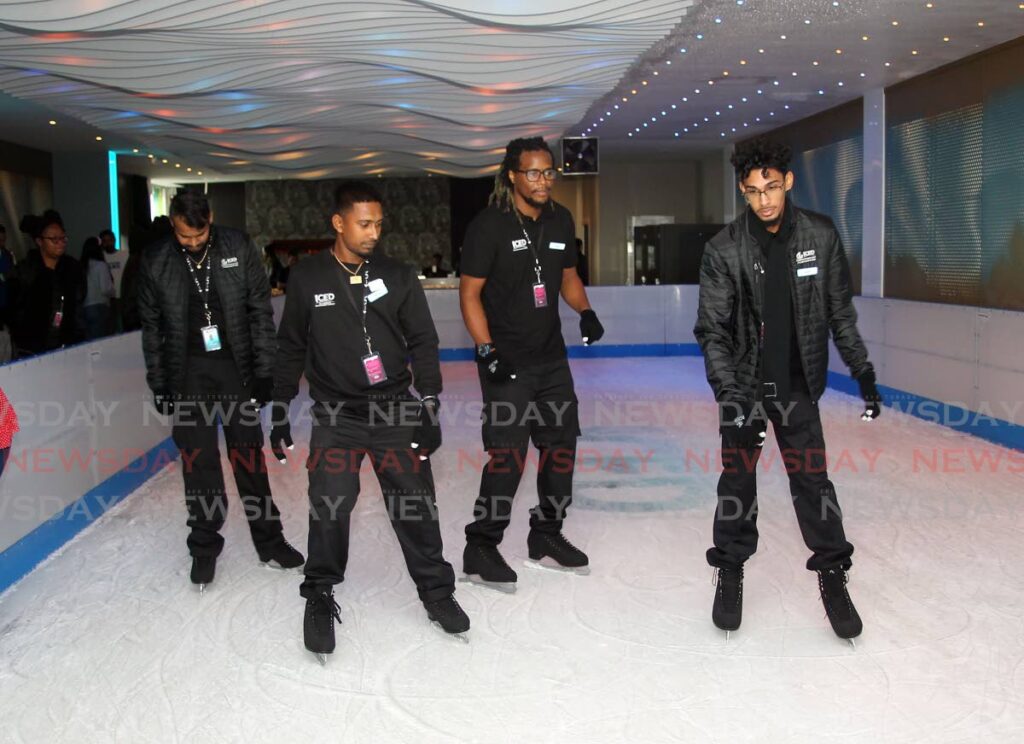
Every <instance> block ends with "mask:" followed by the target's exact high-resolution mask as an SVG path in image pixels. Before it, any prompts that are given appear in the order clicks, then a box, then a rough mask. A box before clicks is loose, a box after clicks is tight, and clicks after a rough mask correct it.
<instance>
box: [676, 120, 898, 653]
mask: <svg viewBox="0 0 1024 744" xmlns="http://www.w3.org/2000/svg"><path fill="white" fill-rule="evenodd" d="M789 160H790V151H789V148H788V147H785V146H782V145H778V144H774V143H771V142H769V141H767V140H764V139H757V140H754V141H752V142H749V143H746V144H744V145H741V146H739V147H738V148H737V150H736V152H735V154H734V155H733V157H732V164H733V166H734V167H735V168H736V175H737V179H738V181H739V188H740V191H741V193H742V194H743V195H744V197H745V198H746V200H747V203H748V204H749V205H750V208H749V209H747V210H745V211H744V212H743V214H742V215H740V216H739V217H738V218H737V219H736V220H734V221H733V222H732V223H731V224H729V225H728V226H726V227H725V229H724V230H722V231H721V232H720V233H719V234H718V235H716V236H715V237H714V238H712V239H711V241H710V242H709V243H708V245H707V248H706V249H705V251H704V257H703V260H702V264H701V273H700V305H699V308H698V311H697V324H696V326H695V328H694V334H695V335H696V337H697V340H698V342H700V345H701V349H702V350H703V352H704V362H705V367H706V369H707V376H708V381H709V383H710V384H711V388H712V390H713V391H714V394H715V399H716V400H717V401H718V404H719V410H720V422H719V423H720V426H721V434H722V463H723V472H722V476H721V478H720V480H719V482H718V508H717V510H716V513H715V523H714V547H713V548H711V549H710V550H708V554H707V558H708V563H710V564H711V565H712V566H713V567H715V568H716V569H718V571H717V573H718V588H717V591H716V593H715V602H714V608H713V611H712V619H713V620H714V622H715V624H716V625H717V626H718V627H719V628H721V629H723V630H726V631H732V630H736V629H737V628H738V627H739V625H740V620H741V617H742V582H743V564H744V562H745V561H746V560H747V559H748V558H749V557H750V556H751V555H753V553H754V551H755V550H756V548H757V539H758V533H757V522H756V520H757V482H756V467H757V460H758V456H759V454H760V451H761V449H760V448H761V447H762V445H763V444H764V438H765V435H766V430H767V424H768V421H771V423H772V425H773V428H774V431H775V436H776V438H777V439H778V442H779V448H780V450H781V452H782V457H783V459H782V462H783V463H784V464H785V465H786V471H787V474H788V475H789V482H790V493H791V494H792V497H793V505H794V507H795V509H796V515H797V520H798V522H799V524H800V530H801V533H802V534H803V537H804V542H805V543H806V544H807V547H808V548H810V550H811V551H812V556H811V558H810V559H809V560H808V561H807V568H808V569H810V570H812V571H816V572H817V573H818V584H819V591H820V593H821V598H822V601H823V603H824V605H825V609H826V611H827V613H828V617H829V620H830V621H831V623H832V627H833V629H834V630H835V632H836V633H837V634H838V635H839V636H840V637H842V638H847V639H852V638H854V637H856V636H857V635H859V634H860V632H861V621H860V617H859V616H858V615H857V611H856V609H854V607H853V603H852V602H851V601H850V596H849V593H848V592H847V590H846V580H847V574H846V572H847V571H848V570H849V568H850V565H851V562H850V556H851V555H852V553H853V546H852V545H851V544H850V543H849V542H848V541H847V540H846V535H845V533H844V531H843V523H842V516H841V513H840V511H839V505H838V502H837V500H836V493H835V488H834V486H833V485H832V482H831V481H830V480H829V478H828V474H827V472H826V455H825V440H824V437H823V435H822V429H821V418H820V416H819V412H818V399H819V398H821V396H822V394H823V393H824V391H825V383H826V377H827V374H828V337H829V331H830V330H831V333H832V338H833V339H834V340H835V344H836V348H838V350H839V353H840V355H841V356H842V358H843V361H844V362H845V363H846V365H847V366H848V367H849V368H850V371H851V372H852V374H853V376H854V378H856V379H857V381H858V382H859V384H860V389H861V395H862V397H863V398H864V401H865V403H866V404H867V408H866V410H865V412H864V415H863V416H862V418H863V419H865V420H871V419H873V418H875V417H877V416H878V414H879V412H880V408H879V404H880V403H881V397H880V396H879V393H878V390H877V388H876V385H875V373H874V370H873V368H872V366H871V363H870V362H869V361H868V353H867V349H866V348H865V347H864V342H863V341H862V340H861V337H860V334H859V333H858V331H857V313H856V311H855V310H854V307H853V302H852V297H851V291H850V278H849V277H850V272H849V267H848V265H847V261H846V255H845V253H844V252H843V246H842V243H841V241H840V239H839V234H838V233H837V232H836V229H835V227H834V225H833V224H832V221H831V220H829V219H828V218H827V217H825V216H823V215H819V214H815V213H813V212H808V211H805V210H802V209H798V208H797V207H796V206H795V205H793V204H791V203H789V201H788V200H787V194H788V192H789V191H790V189H792V188H793V173H792V172H791V171H790V170H789Z"/></svg>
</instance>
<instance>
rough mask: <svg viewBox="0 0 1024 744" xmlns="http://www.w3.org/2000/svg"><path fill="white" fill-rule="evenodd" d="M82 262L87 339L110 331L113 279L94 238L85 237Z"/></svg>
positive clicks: (102, 335)
mask: <svg viewBox="0 0 1024 744" xmlns="http://www.w3.org/2000/svg"><path fill="white" fill-rule="evenodd" d="M82 264H83V265H84V267H85V286H86V292H85V305H84V307H83V310H84V313H85V338H86V340H87V341H92V340H93V339H97V338H103V337H104V336H109V335H110V333H111V320H112V316H111V314H110V300H111V298H113V296H114V279H113V277H112V276H111V274H110V267H109V266H107V262H106V261H105V260H104V258H103V249H102V248H101V247H100V241H99V240H97V239H96V238H87V239H86V241H85V243H83V244H82Z"/></svg>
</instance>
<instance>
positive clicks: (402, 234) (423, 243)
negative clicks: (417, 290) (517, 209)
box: [245, 177, 451, 266]
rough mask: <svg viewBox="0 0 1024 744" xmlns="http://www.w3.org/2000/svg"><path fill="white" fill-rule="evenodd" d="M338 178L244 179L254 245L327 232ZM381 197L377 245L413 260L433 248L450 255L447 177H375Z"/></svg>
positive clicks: (424, 259)
mask: <svg viewBox="0 0 1024 744" xmlns="http://www.w3.org/2000/svg"><path fill="white" fill-rule="evenodd" d="M339 183H341V180H338V179H325V180H321V181H250V182H248V183H246V184H245V224H246V229H247V231H248V232H249V234H250V235H251V236H252V237H253V240H255V241H256V245H258V246H261V247H262V246H264V245H267V244H268V243H271V242H273V241H274V240H309V239H316V238H330V237H333V236H334V231H333V230H332V229H331V225H330V215H331V203H332V199H333V195H334V189H335V188H336V187H337V185H338V184H339ZM373 185H374V186H376V187H377V188H378V189H379V190H380V191H381V194H382V196H383V197H384V234H383V238H382V247H383V249H384V250H385V251H386V252H387V254H388V255H390V256H394V257H395V258H398V259H401V260H403V261H408V262H409V263H413V264H415V265H417V266H424V265H427V264H429V263H430V258H431V256H432V255H433V254H434V253H441V254H442V255H444V256H445V258H446V259H449V258H450V256H451V204H450V192H449V183H448V179H447V178H432V177H424V178H378V179H375V180H374V181H373Z"/></svg>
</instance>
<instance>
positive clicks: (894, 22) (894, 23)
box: [892, 21, 900, 26]
mask: <svg viewBox="0 0 1024 744" xmlns="http://www.w3.org/2000/svg"><path fill="white" fill-rule="evenodd" d="M892 25H893V26H899V25H900V22H899V21H893V22H892Z"/></svg>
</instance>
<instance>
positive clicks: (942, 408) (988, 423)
mask: <svg viewBox="0 0 1024 744" xmlns="http://www.w3.org/2000/svg"><path fill="white" fill-rule="evenodd" d="M828 386H829V387H830V388H832V389H833V390H838V391H839V392H841V393H848V394H849V395H854V396H856V397H858V398H859V397H860V387H859V386H858V385H857V381H856V380H854V379H852V378H851V377H850V376H849V375H847V374H843V373H841V372H832V371H831V370H829V373H828ZM878 391H879V392H880V393H881V394H882V399H883V400H884V401H885V406H886V407H887V408H892V409H895V410H898V411H900V412H901V413H906V414H909V415H911V416H915V417H917V418H919V419H922V420H924V421H930V422H932V423H934V424H942V425H943V426H948V427H949V428H950V429H955V430H956V431H960V432H963V433H964V434H971V435H972V436H976V437H978V438H979V439H984V440H985V441H988V442H992V443H993V444H998V445H1000V446H1002V447H1009V448H1011V449H1016V450H1021V451H1024V426H1021V425H1020V424H1014V423H1012V422H1010V421H1004V420H1002V419H999V418H996V417H995V413H996V412H995V411H991V410H990V411H984V410H980V409H979V410H978V411H971V410H970V409H968V408H965V407H964V406H958V405H955V404H952V403H943V402H942V401H940V400H934V399H933V398H926V397H924V396H923V395H915V394H914V393H908V392H906V391H904V390H899V389H897V388H891V387H886V386H885V385H879V386H878ZM882 415H883V416H884V415H885V413H884V412H883V413H882Z"/></svg>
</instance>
